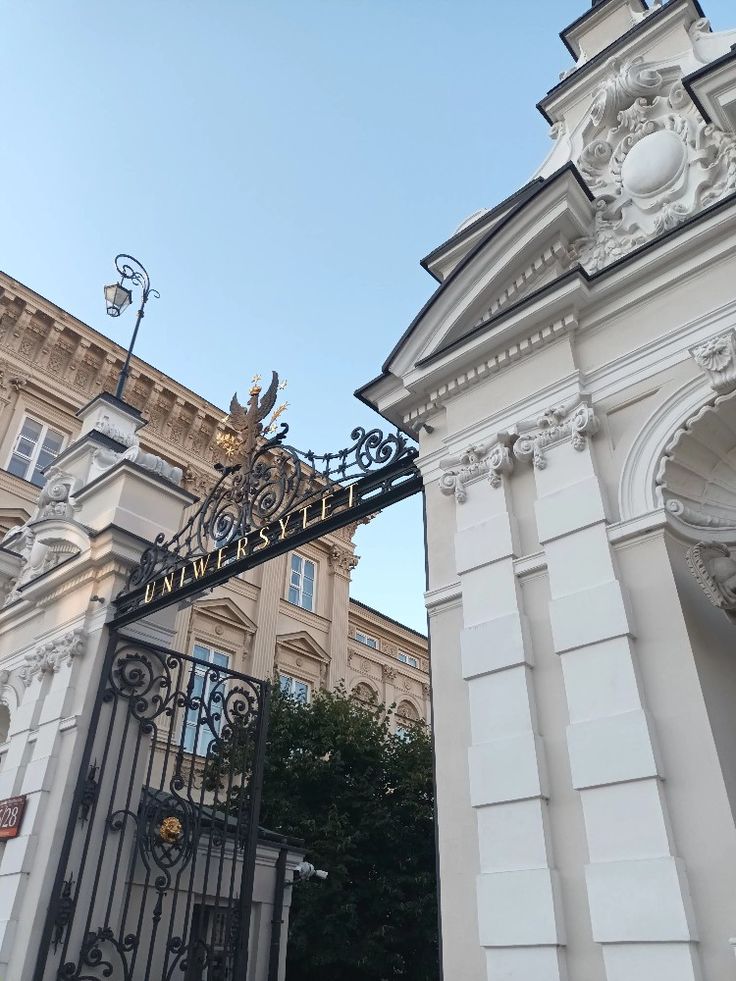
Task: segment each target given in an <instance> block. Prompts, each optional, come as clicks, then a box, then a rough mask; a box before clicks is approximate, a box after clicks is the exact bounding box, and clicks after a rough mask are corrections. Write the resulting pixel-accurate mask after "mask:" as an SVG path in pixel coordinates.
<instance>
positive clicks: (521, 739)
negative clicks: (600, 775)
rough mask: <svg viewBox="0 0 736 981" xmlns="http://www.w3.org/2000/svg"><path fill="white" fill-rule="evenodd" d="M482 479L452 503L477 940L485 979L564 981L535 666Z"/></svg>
mask: <svg viewBox="0 0 736 981" xmlns="http://www.w3.org/2000/svg"><path fill="white" fill-rule="evenodd" d="M490 474H491V479H479V477H478V475H477V473H476V472H474V473H473V474H471V475H470V480H472V481H474V482H473V484H472V486H466V485H467V483H468V481H467V480H465V481H463V482H462V494H461V495H457V494H456V497H457V499H458V504H457V533H456V536H455V560H456V571H457V576H458V578H459V581H460V585H461V591H462V613H463V630H462V635H461V651H462V673H463V677H464V678H465V680H466V682H467V690H468V696H469V704H470V729H471V745H470V748H469V751H468V761H469V775H470V797H471V804H472V806H473V808H474V809H475V813H476V817H477V829H478V842H479V849H480V875H479V877H478V883H477V891H478V897H477V898H478V921H479V924H478V925H479V936H480V943H481V946H482V947H483V948H484V949H485V956H486V964H487V975H488V978H489V981H491V979H495V978H498V977H503V978H508V979H514V981H517V979H518V981H523V979H527V978H534V979H535V981H562V979H564V978H565V977H566V969H565V956H564V943H565V936H564V930H563V924H562V915H561V909H560V906H559V901H558V896H557V892H558V889H557V881H556V872H555V869H554V862H553V857H552V854H551V849H550V845H549V834H548V829H547V821H548V817H547V800H546V799H547V793H548V791H547V778H546V772H545V769H546V767H545V752H544V742H543V739H542V737H541V736H540V734H539V727H538V722H537V717H536V711H535V698H534V659H533V652H532V650H531V646H530V642H529V639H528V636H527V631H526V625H525V617H524V610H523V605H522V600H521V596H520V593H519V590H518V588H517V583H516V577H515V574H514V568H513V560H514V556H515V554H516V550H517V549H516V533H515V527H514V516H513V513H512V510H511V506H510V497H509V495H508V493H507V487H506V486H505V484H504V482H503V479H502V477H501V474H500V473H498V472H495V471H490ZM465 476H467V475H465ZM445 489H446V491H449V490H450V489H451V488H450V487H446V488H445ZM456 489H457V488H455V490H456ZM439 724H440V723H439V722H438V725H439Z"/></svg>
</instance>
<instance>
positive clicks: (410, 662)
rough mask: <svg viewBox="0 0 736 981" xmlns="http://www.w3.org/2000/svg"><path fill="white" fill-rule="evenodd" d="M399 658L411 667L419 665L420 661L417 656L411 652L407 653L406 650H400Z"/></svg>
mask: <svg viewBox="0 0 736 981" xmlns="http://www.w3.org/2000/svg"><path fill="white" fill-rule="evenodd" d="M399 660H400V661H401V662H402V663H403V664H408V665H409V667H410V668H418V667H419V661H417V659H416V658H415V657H412V656H411V654H407V653H406V651H399Z"/></svg>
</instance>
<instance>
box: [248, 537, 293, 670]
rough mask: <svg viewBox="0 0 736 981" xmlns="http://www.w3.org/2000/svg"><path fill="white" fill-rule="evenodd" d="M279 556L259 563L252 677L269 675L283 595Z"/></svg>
mask: <svg viewBox="0 0 736 981" xmlns="http://www.w3.org/2000/svg"><path fill="white" fill-rule="evenodd" d="M287 558H288V555H286V556H284V555H280V556H278V557H277V558H275V559H271V560H270V561H269V562H265V563H264V565H263V566H262V569H263V572H262V574H261V591H260V593H259V595H258V607H257V615H256V618H255V619H256V623H257V624H258V630H257V632H256V635H255V639H254V643H253V670H252V672H251V673H252V674H254V675H255V676H256V678H271V677H272V676H273V665H274V658H275V656H276V637H277V635H278V621H279V605H280V602H281V598H282V597H283V594H284V581H285V575H286V565H285V563H286V560H287Z"/></svg>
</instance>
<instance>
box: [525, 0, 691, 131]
mask: <svg viewBox="0 0 736 981" xmlns="http://www.w3.org/2000/svg"><path fill="white" fill-rule="evenodd" d="M679 2H687V3H692V5H693V6H694V7H695V10H696V12H697V13H698V15H699V16H700V17H705V14H704V13H703V8H702V7H701V6H700V0H679ZM677 3H678V0H670V2H669V3H666V4H665V5H664V6H663V7H658V8H657V9H656V10H652V12H651V13H650V14H649V16H648V17H647V18H646V19H645V20H642V21H640V22H639V23H638V24H634V26H633V27H632V28H630V30H628V31H626V33H625V34H622V35H621V37H619V38H616V40H615V41H612V42H611V43H610V44H609V45H608V47H606V48H603V50H602V51H599V52H598V54H597V55H594V56H593V57H592V58H591V59H590V61H586V62H585V64H584V65H581V66H580V68H578V69H576V70H575V71H574V72H573V73H572V74H571V75H568V76H567V78H563V79H562V81H560V82H558V83H557V85H554V86H553V87H552V88H551V89H550V90H549V92H548V93H547V94H546V95H545V96H544V98H543V99H540V100H539V102H538V103H537V109H538V110H539V112H541V114H542V115H543V116H544V118H545V119H546V120H547V122H548V123H549V124H550V126H552V125H553V124H554V122H555V121H554V119H553V118H552V117H551V116H550V115H549V113H548V112H547V109H546V107H545V104H546V103H547V102H548V101H549V98H550V96H552V95H557V94H558V93H559V92H560V91H561V90H562V89H564V88H566V87H567V86H568V85H570V84H572V82H574V81H577V80H578V79H579V78H581V77H582V76H584V75H586V74H587V73H588V71H590V69H591V68H595V67H596V66H597V65H599V64H601V62H603V61H606V60H607V59H608V58H610V57H611V55H612V54H613V52H614V51H616V50H617V49H618V48H621V47H623V46H624V45H626V44H628V42H629V41H630V40H631V38H632V37H633V36H634V35H635V34H636V33H637V32H638V31H641V30H643V29H644V28H645V27H648V26H649V25H650V24H652V23H653V22H654V21H655V20H656V19H657V18H658V17H662V16H663V15H664V14H667V13H669V11H670V10H672V8H673V6H675V5H676V4H677Z"/></svg>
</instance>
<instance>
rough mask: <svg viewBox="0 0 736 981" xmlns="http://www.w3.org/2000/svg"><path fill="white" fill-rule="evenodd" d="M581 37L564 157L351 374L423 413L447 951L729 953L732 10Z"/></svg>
mask: <svg viewBox="0 0 736 981" xmlns="http://www.w3.org/2000/svg"><path fill="white" fill-rule="evenodd" d="M562 38H563V41H564V42H565V44H566V46H567V47H568V49H569V50H570V52H571V53H572V54H573V56H574V58H575V59H576V64H575V65H574V66H573V68H571V69H570V71H568V72H566V73H565V74H564V75H563V77H562V79H561V81H560V82H559V83H558V84H557V85H556V86H555V87H554V88H553V89H552V90H551V91H550V92H549V93H548V95H546V96H545V97H544V98H543V99H542V101H541V102H540V104H539V109H540V110H541V112H542V114H543V116H544V117H545V118H546V119H547V121H548V122H549V124H550V125H551V127H552V131H551V136H552V138H553V140H554V146H553V149H552V151H551V153H550V155H549V157H548V159H547V160H546V161H545V162H544V164H543V165H542V166H541V167H540V169H539V171H538V173H537V175H536V176H535V177H534V179H533V180H532V181H531V182H529V183H527V184H525V185H524V186H523V187H522V188H521V190H520V191H519V192H518V193H516V194H515V195H513V196H512V197H511V198H509V199H508V200H506V201H504V202H503V203H502V204H500V205H499V206H498V207H496V208H493V209H491V210H485V211H483V212H481V213H479V214H475V215H474V216H473V217H472V218H471V219H469V220H468V221H467V222H465V223H464V224H463V225H461V226H460V228H459V229H458V231H457V233H456V234H454V235H453V236H452V237H451V238H450V239H449V240H448V241H447V242H445V243H444V244H443V245H441V246H440V247H439V248H437V249H435V250H434V251H433V252H432V253H431V254H430V255H429V256H427V258H426V259H425V260H424V263H423V264H424V265H425V268H426V269H427V270H428V271H429V272H430V273H431V274H432V275H433V276H434V277H435V279H436V280H437V281H438V286H437V288H436V291H435V293H434V294H433V296H432V297H431V298H430V300H429V301H428V302H427V304H426V305H425V306H424V308H423V309H422V310H421V311H420V313H419V314H418V315H417V317H416V319H415V320H414V322H413V323H412V324H411V326H410V327H409V329H408V330H407V331H406V333H405V334H404V336H403V337H402V338H401V339H400V341H399V342H398V344H397V345H396V347H395V348H394V350H393V351H392V352H391V354H390V355H389V357H388V359H387V361H386V363H385V365H384V369H383V373H382V374H381V376H380V377H379V378H377V379H375V380H374V381H372V382H370V383H369V384H367V385H366V386H365V387H364V388H363V389H361V391H360V392H359V393H358V394H359V396H360V397H361V398H363V399H364V400H365V401H367V402H369V403H370V404H372V405H374V406H375V407H376V408H377V409H378V410H379V412H381V414H382V415H384V416H385V417H386V418H387V419H390V420H392V421H393V422H395V423H396V424H398V425H399V426H401V427H403V428H404V429H407V430H412V431H414V432H416V433H417V434H418V435H419V439H420V447H421V452H420V457H419V465H420V467H421V470H422V473H423V477H424V481H425V492H426V524H427V543H428V577H429V581H428V588H427V593H426V603H427V609H428V611H429V618H430V640H431V645H432V673H433V679H432V684H433V692H434V702H433V711H434V726H435V734H436V753H437V784H438V840H439V861H440V879H441V896H440V902H441V911H442V949H443V968H444V978H445V979H446V981H481V979H483V981H485V979H489V981H496V979H499V981H500V979H503V981H559V979H566V981H604V979H605V981H660V979H661V981H694V979H705V981H726V979H730V978H736V959H735V958H734V949H733V946H732V944H731V940H730V938H732V937H734V936H736V888H735V886H736V827H735V825H734V807H736V631H735V630H734V622H733V621H732V620H731V618H730V616H729V611H733V610H735V609H736V575H735V573H736V563H734V562H733V561H732V559H731V558H730V554H729V549H728V546H729V545H736V30H733V31H729V32H723V33H720V34H717V33H713V32H712V31H711V29H710V25H709V23H708V21H707V20H706V19H705V17H704V13H703V11H702V10H701V9H700V7H699V4H698V3H697V2H696V0H670V2H667V3H664V4H660V3H655V4H654V5H653V6H652V7H651V8H650V9H648V8H647V6H646V4H645V3H643V2H641V0H602V2H598V3H596V4H594V6H593V7H592V8H591V9H590V10H588V11H587V12H586V13H585V14H584V15H583V16H582V17H581V18H579V19H578V20H577V21H576V22H575V23H574V24H572V25H570V27H568V28H566V29H565V30H564V31H563V32H562ZM469 204H471V205H472V202H469ZM698 542H704V543H706V544H704V545H701V546H699V547H698V546H697V543H698ZM711 542H716V543H717V544H715V545H713V544H707V543H711Z"/></svg>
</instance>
